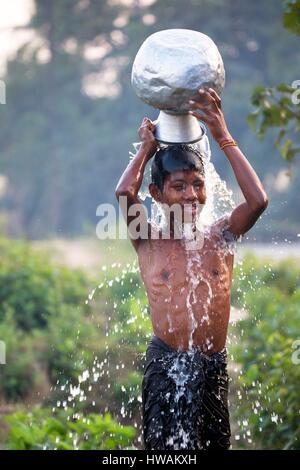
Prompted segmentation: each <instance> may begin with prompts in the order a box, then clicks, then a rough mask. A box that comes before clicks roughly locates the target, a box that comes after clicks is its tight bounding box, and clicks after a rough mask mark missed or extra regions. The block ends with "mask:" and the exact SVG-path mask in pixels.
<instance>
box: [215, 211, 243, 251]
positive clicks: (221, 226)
mask: <svg viewBox="0 0 300 470" xmlns="http://www.w3.org/2000/svg"><path fill="white" fill-rule="evenodd" d="M230 217H231V214H229V213H227V214H225V215H223V216H221V217H219V218H218V219H217V220H216V221H214V222H213V223H212V224H211V225H210V226H209V227H208V232H209V237H210V238H211V239H215V240H219V241H221V242H223V243H225V245H226V244H229V245H230V244H235V243H236V242H237V241H240V239H241V237H239V236H237V235H235V234H234V233H232V232H231V231H230Z"/></svg>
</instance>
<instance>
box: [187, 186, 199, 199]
mask: <svg viewBox="0 0 300 470" xmlns="http://www.w3.org/2000/svg"><path fill="white" fill-rule="evenodd" d="M184 193H185V194H184V200H186V201H188V202H194V201H196V200H197V193H196V191H195V189H194V188H193V186H192V185H191V186H187V187H186V190H185V192H184Z"/></svg>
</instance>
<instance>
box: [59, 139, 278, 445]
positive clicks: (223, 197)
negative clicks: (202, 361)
mask: <svg viewBox="0 0 300 470" xmlns="http://www.w3.org/2000/svg"><path fill="white" fill-rule="evenodd" d="M138 146H139V145H135V149H136V151H137V149H138ZM133 155H134V154H132V156H133ZM204 165H205V173H206V187H207V202H206V204H205V207H204V209H203V211H202V212H201V214H200V215H199V217H198V218H197V221H196V227H197V229H198V230H199V231H201V230H203V231H205V229H206V226H209V225H211V224H212V223H213V222H214V221H216V220H217V219H218V218H220V217H221V216H222V215H223V214H225V213H228V212H231V210H232V209H233V207H234V203H233V200H232V193H231V191H230V190H228V189H227V187H226V183H225V182H224V181H222V180H221V179H220V177H219V175H218V174H217V172H216V171H215V168H214V165H213V164H212V163H211V162H210V156H207V157H206V158H205V159H204ZM149 168H150V166H149V165H148V168H146V174H145V178H144V180H145V182H146V183H144V184H143V187H142V189H141V192H142V194H140V196H141V198H142V199H145V195H146V196H147V187H148V184H149V182H150V180H149ZM145 188H146V189H145ZM156 212H157V214H158V217H156V218H155V219H154V220H152V221H151V222H152V223H153V225H154V227H155V228H157V227H160V228H163V220H164V219H163V216H162V214H161V211H160V208H159V207H156ZM190 228H191V227H187V226H186V227H185V229H186V231H187V232H186V235H187V234H188V232H190ZM182 243H183V245H184V246H185V247H186V258H187V262H186V275H187V276H188V278H189V287H188V291H187V292H186V293H185V295H186V306H187V310H188V313H189V320H190V325H191V328H190V337H189V349H188V354H189V355H193V354H194V349H193V335H194V332H195V330H196V328H197V327H198V326H199V325H198V324H197V321H196V318H195V314H194V304H195V302H196V296H195V290H196V288H197V286H199V284H200V283H203V284H205V285H206V287H207V298H206V301H205V302H204V305H203V307H204V314H203V316H202V317H201V319H200V326H201V324H204V323H206V324H209V322H210V319H209V315H208V312H209V305H210V302H211V300H212V289H211V286H210V283H209V280H207V279H205V278H204V276H203V275H202V274H201V269H199V268H201V264H202V259H201V256H200V255H199V253H197V252H196V251H195V250H193V249H191V248H192V242H191V240H190V238H189V237H184V238H183V240H182ZM226 249H228V250H235V245H234V244H232V245H231V246H230V245H229V246H228V247H227V248H226ZM231 252H232V251H231ZM114 268H117V269H118V272H117V274H116V276H115V277H114V278H113V279H106V280H105V281H104V282H101V284H99V285H98V286H97V287H96V288H94V289H92V291H91V293H90V294H89V295H88V299H87V301H86V302H87V303H89V302H92V301H93V298H94V296H95V293H97V294H98V295H99V293H100V294H101V291H102V290H103V291H104V290H107V291H109V289H110V288H111V286H112V285H113V284H114V283H120V285H122V284H123V281H124V280H125V279H127V280H128V279H130V278H131V276H132V274H133V273H134V274H136V273H137V272H138V271H139V269H138V266H137V264H136V261H134V262H133V263H132V264H130V263H127V265H126V267H125V266H124V267H122V266H121V263H118V264H116V266H114ZM105 269H106V268H105ZM103 271H104V267H103ZM196 273H197V274H196ZM171 276H172V273H169V279H171ZM166 284H167V285H168V289H169V295H168V296H167V297H166V302H170V301H171V299H172V287H171V285H170V284H169V283H168V282H166ZM129 296H130V297H133V296H132V294H131V293H130V294H129ZM124 301H125V300H121V301H119V302H120V304H121V303H123V302H124ZM119 306H120V305H119V303H118V301H116V300H115V299H114V305H113V312H112V314H111V315H110V316H108V318H107V320H108V323H107V325H106V336H107V337H108V336H109V335H110V334H111V333H110V323H112V321H114V332H117V331H118V332H119V333H121V334H122V333H123V334H124V337H126V325H125V327H124V325H123V326H122V324H121V323H120V324H119V325H118V324H117V323H116V315H117V314H118V309H119ZM174 307H175V308H176V307H178V306H176V305H175V306H174ZM145 315H147V312H145ZM136 321H138V318H137V317H136V316H135V315H134V314H132V316H131V318H130V319H129V320H128V321H127V323H128V324H130V323H134V322H136ZM168 321H169V331H171V332H172V330H173V329H174V325H173V323H172V318H171V316H170V315H169V317H168ZM99 327H100V328H103V326H102V325H100V326H99ZM138 339H139V334H137V341H138ZM212 340H213V338H207V349H208V350H209V349H210V348H211V345H212ZM119 347H120V351H121V349H122V344H120V345H119ZM105 349H106V357H105V359H103V360H102V361H100V360H99V359H98V358H97V357H95V359H94V363H93V366H92V367H91V369H86V371H84V372H83V373H82V374H81V375H80V376H79V377H78V383H75V384H74V383H72V381H71V380H70V381H67V382H65V383H63V384H60V382H59V381H58V383H57V385H56V387H54V388H57V389H59V388H60V390H61V391H62V392H64V393H65V395H66V398H65V399H61V400H59V401H58V402H57V406H56V407H54V408H53V411H55V409H56V408H63V409H64V410H66V411H70V419H79V418H81V417H82V413H81V412H79V411H78V410H80V408H81V405H80V403H81V402H86V401H88V398H89V394H91V393H92V392H93V388H94V387H96V386H97V383H99V382H101V383H105V384H106V390H109V389H111V372H110V371H111V364H110V360H109V346H108V344H106V346H105ZM121 358H122V355H121V353H120V362H119V364H118V365H117V366H116V368H117V367H118V368H119V369H118V370H121V369H123V368H125V367H126V366H125V364H124V363H123V361H122V359H121ZM133 367H135V364H134V363H133ZM169 375H170V377H172V379H173V380H174V382H175V385H176V395H175V399H176V401H179V400H180V397H182V395H186V396H187V394H188V391H187V387H186V385H187V381H188V380H190V377H189V376H188V373H187V369H186V364H185V363H184V361H179V360H176V359H175V360H174V363H173V366H172V367H171V368H170V370H169ZM122 392H124V394H125V392H128V390H127V389H126V387H125V386H122ZM239 393H240V392H239ZM134 394H135V390H133V389H132V390H131V389H130V390H129V395H130V397H129V399H128V401H123V402H122V405H121V407H120V418H127V420H128V419H130V418H131V417H132V411H130V405H131V404H132V403H133V402H134V401H135V399H136V398H135V397H134ZM187 399H188V400H189V397H188V396H187ZM190 399H192V398H191V397H190ZM138 401H139V402H141V396H139V397H138ZM92 406H93V407H96V403H95V401H92ZM255 409H256V410H259V402H257V403H256V405H255ZM107 411H109V406H107V407H105V409H102V410H101V411H99V410H97V409H96V408H95V412H98V413H99V412H100V413H101V414H104V413H105V412H107ZM273 420H274V421H275V417H274V415H273ZM179 421H180V420H179ZM132 424H133V425H134V426H135V427H137V423H135V422H133V423H132ZM240 427H241V429H244V434H242V433H236V436H235V439H236V440H238V439H240V434H242V435H245V436H247V432H248V430H247V425H246V424H243V423H240ZM173 433H174V435H172V436H170V437H169V444H171V445H174V449H176V448H178V449H185V448H188V443H189V435H188V432H187V431H186V430H184V429H182V427H180V426H179V427H178V428H177V429H174V430H173ZM78 439H79V436H76V434H74V436H73V445H74V448H75V449H76V448H78ZM248 439H250V440H251V436H249V435H248ZM138 442H139V445H140V446H142V434H141V433H140V435H139V438H138Z"/></svg>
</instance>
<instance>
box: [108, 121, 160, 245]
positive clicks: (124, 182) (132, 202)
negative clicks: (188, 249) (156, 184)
mask: <svg viewBox="0 0 300 470" xmlns="http://www.w3.org/2000/svg"><path fill="white" fill-rule="evenodd" d="M154 130H155V125H154V124H153V123H152V122H151V121H150V119H148V118H144V119H143V122H142V125H141V127H140V128H139V136H140V138H141V142H142V145H141V146H140V149H139V151H138V153H137V154H136V155H135V157H134V158H133V159H132V160H131V161H130V163H129V164H128V165H127V167H126V169H125V171H124V173H123V174H122V176H121V178H120V180H119V182H118V184H117V186H116V189H115V194H116V197H117V199H118V201H119V204H120V207H121V210H122V213H123V215H124V218H125V221H126V224H127V226H128V229H129V235H130V240H131V242H132V244H133V246H134V248H135V249H137V248H138V246H139V244H140V241H141V237H140V236H138V235H137V234H135V233H133V228H136V231H138V232H139V233H140V232H141V231H142V227H140V230H138V229H137V227H133V221H134V219H135V218H136V217H138V219H139V221H140V224H141V225H143V229H144V233H145V232H146V233H147V236H149V232H150V227H149V223H148V221H147V213H146V210H145V207H144V205H143V203H142V202H141V200H140V199H139V198H138V192H139V189H140V187H141V184H142V181H143V176H144V170H145V166H146V164H147V162H148V161H149V160H150V158H152V157H153V155H154V154H155V152H156V150H157V141H156V140H155V137H154V134H153V132H154ZM121 196H122V198H121ZM130 227H132V229H131V230H130Z"/></svg>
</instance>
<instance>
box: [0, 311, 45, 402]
mask: <svg viewBox="0 0 300 470" xmlns="http://www.w3.org/2000/svg"><path fill="white" fill-rule="evenodd" d="M0 339H1V340H2V341H4V342H5V346H6V364H5V365H1V366H0V396H1V397H4V398H6V399H9V400H12V401H15V400H18V399H20V398H22V397H24V396H26V395H28V394H29V393H30V391H31V390H32V389H34V387H35V386H36V385H37V384H38V382H39V379H40V377H39V375H38V369H37V367H36V358H35V351H34V348H33V344H32V342H31V340H30V338H29V337H27V336H26V335H25V334H24V332H23V331H21V330H19V329H18V328H17V325H16V323H15V321H14V318H13V313H12V311H11V310H9V309H7V310H6V314H5V318H3V319H2V321H1V322H0Z"/></svg>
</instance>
